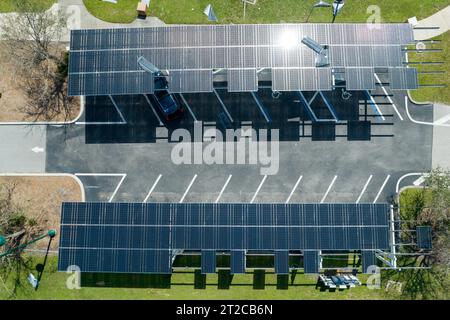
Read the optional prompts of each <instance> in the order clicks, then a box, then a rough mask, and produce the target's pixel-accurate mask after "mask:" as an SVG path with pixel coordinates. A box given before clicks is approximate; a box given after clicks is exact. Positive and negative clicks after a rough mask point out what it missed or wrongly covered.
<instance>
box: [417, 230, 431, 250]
mask: <svg viewBox="0 0 450 320" xmlns="http://www.w3.org/2000/svg"><path fill="white" fill-rule="evenodd" d="M416 238H417V246H418V247H419V248H420V249H425V250H430V249H431V248H432V242H431V239H432V237H431V227H430V226H418V227H416Z"/></svg>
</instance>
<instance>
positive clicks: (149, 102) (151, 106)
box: [144, 94, 164, 126]
mask: <svg viewBox="0 0 450 320" xmlns="http://www.w3.org/2000/svg"><path fill="white" fill-rule="evenodd" d="M144 98H145V100H147V103H148V105H149V106H150V108H151V109H152V111H153V114H154V115H155V117H156V118H157V119H158V122H159V125H160V126H163V125H164V124H163V122H162V121H161V118H160V117H159V114H158V112H156V110H155V108H154V107H153V104H152V103H151V101H150V99H149V98H148V97H147V95H146V94H144Z"/></svg>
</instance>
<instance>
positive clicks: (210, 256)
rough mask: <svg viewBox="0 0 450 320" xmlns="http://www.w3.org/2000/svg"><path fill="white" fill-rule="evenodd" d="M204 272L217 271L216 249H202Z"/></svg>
mask: <svg viewBox="0 0 450 320" xmlns="http://www.w3.org/2000/svg"><path fill="white" fill-rule="evenodd" d="M201 267H202V273H203V274H205V273H216V251H215V250H202V262H201Z"/></svg>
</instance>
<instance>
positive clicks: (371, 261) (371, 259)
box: [361, 251, 377, 273]
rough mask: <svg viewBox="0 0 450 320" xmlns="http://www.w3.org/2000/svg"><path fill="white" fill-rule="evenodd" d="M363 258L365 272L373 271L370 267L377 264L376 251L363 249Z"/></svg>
mask: <svg viewBox="0 0 450 320" xmlns="http://www.w3.org/2000/svg"><path fill="white" fill-rule="evenodd" d="M361 260H362V271H363V273H371V272H370V270H369V269H368V268H369V267H370V266H376V265H377V258H376V257H375V252H374V251H361ZM372 271H373V270H372Z"/></svg>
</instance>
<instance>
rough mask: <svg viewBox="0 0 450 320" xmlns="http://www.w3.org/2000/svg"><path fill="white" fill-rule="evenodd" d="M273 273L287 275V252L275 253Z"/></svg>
mask: <svg viewBox="0 0 450 320" xmlns="http://www.w3.org/2000/svg"><path fill="white" fill-rule="evenodd" d="M275 273H276V274H289V251H287V250H283V251H279V250H278V251H275Z"/></svg>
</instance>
